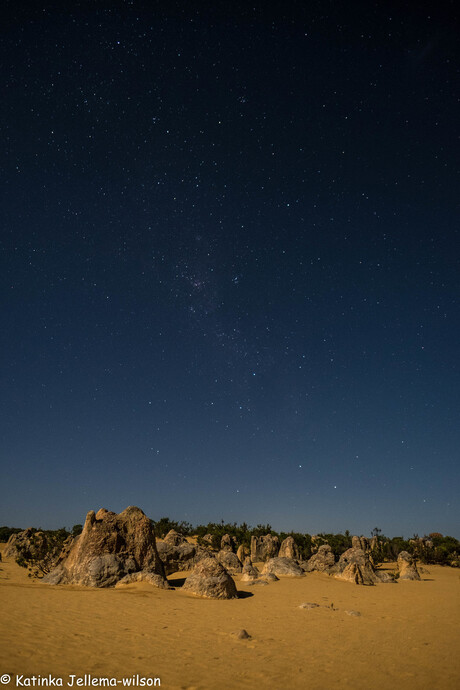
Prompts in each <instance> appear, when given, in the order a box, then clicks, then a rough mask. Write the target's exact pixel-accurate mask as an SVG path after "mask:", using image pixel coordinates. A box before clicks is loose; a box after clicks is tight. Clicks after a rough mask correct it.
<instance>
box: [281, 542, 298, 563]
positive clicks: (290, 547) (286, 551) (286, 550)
mask: <svg viewBox="0 0 460 690" xmlns="http://www.w3.org/2000/svg"><path fill="white" fill-rule="evenodd" d="M278 556H279V557H280V558H291V559H292V560H294V561H298V560H299V558H300V554H299V548H298V546H297V544H296V543H295V541H294V537H291V536H289V537H286V539H285V540H284V541H282V542H281V546H280V550H279V553H278Z"/></svg>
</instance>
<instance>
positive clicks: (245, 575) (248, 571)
mask: <svg viewBox="0 0 460 690" xmlns="http://www.w3.org/2000/svg"><path fill="white" fill-rule="evenodd" d="M258 577H259V571H258V570H257V568H256V567H255V566H254V565H252V563H251V559H250V558H246V559H245V561H244V565H243V571H242V575H241V580H242V582H253V581H254V580H257V578H258Z"/></svg>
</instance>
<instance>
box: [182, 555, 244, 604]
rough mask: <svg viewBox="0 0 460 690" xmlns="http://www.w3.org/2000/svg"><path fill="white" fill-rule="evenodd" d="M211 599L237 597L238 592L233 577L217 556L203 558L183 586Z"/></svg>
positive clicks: (186, 589) (189, 590)
mask: <svg viewBox="0 0 460 690" xmlns="http://www.w3.org/2000/svg"><path fill="white" fill-rule="evenodd" d="M182 589H183V590H185V591H188V592H192V593H193V594H197V595H199V596H200V597H208V598H210V599H236V598H237V597H238V593H237V591H236V585H235V582H234V580H233V578H232V577H231V576H230V575H229V574H228V573H227V571H226V570H225V568H224V566H223V565H221V564H220V563H219V561H217V560H216V559H215V558H212V557H208V558H203V560H201V561H200V562H199V563H198V564H197V565H196V566H195V568H194V569H193V571H192V573H191V574H190V575H189V576H188V578H187V579H186V581H185V584H184V586H183V588H182Z"/></svg>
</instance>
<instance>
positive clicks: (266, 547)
mask: <svg viewBox="0 0 460 690" xmlns="http://www.w3.org/2000/svg"><path fill="white" fill-rule="evenodd" d="M279 550H280V542H279V539H278V537H276V536H273V535H271V534H266V535H265V536H264V537H255V536H252V537H251V560H252V562H253V563H258V562H259V561H268V559H269V558H275V556H277V555H278V551H279Z"/></svg>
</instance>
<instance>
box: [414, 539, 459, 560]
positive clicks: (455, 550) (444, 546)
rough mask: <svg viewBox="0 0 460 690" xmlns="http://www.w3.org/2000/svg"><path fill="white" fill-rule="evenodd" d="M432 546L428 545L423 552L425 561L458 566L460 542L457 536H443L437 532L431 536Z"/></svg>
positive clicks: (422, 557)
mask: <svg viewBox="0 0 460 690" xmlns="http://www.w3.org/2000/svg"><path fill="white" fill-rule="evenodd" d="M430 536H431V535H430ZM431 542H432V544H433V546H432V547H427V548H425V549H424V551H423V552H422V553H421V556H420V560H421V561H422V562H423V563H435V564H438V565H453V566H457V567H458V565H459V562H460V542H459V541H458V540H457V539H455V537H443V536H442V535H441V534H435V535H433V537H432V538H431Z"/></svg>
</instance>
